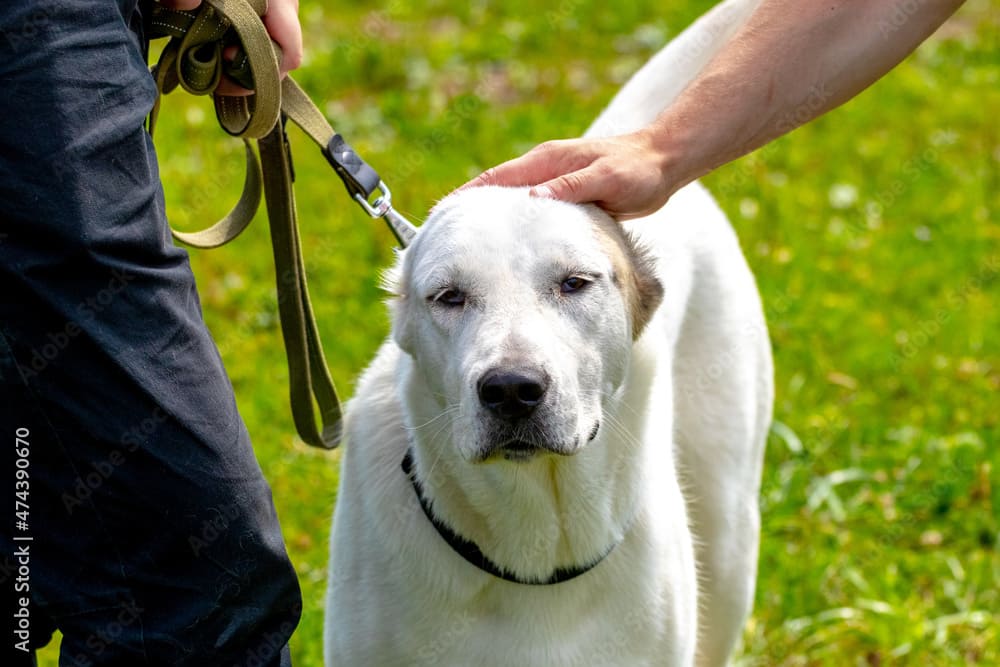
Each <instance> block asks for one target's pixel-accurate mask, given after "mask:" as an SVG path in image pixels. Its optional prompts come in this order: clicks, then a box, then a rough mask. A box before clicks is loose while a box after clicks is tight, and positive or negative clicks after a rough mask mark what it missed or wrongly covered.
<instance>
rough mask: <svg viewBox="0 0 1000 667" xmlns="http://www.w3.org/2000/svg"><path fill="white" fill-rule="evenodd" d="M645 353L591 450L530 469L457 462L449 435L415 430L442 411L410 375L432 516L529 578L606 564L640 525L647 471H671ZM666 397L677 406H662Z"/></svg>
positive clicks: (418, 471) (611, 401)
mask: <svg viewBox="0 0 1000 667" xmlns="http://www.w3.org/2000/svg"><path fill="white" fill-rule="evenodd" d="M640 348H641V346H637V349H636V350H634V351H633V358H632V361H631V363H630V367H629V379H628V380H627V381H626V382H625V383H624V385H623V386H624V387H625V389H624V390H621V391H619V392H617V393H616V394H615V395H614V396H611V397H608V398H607V399H606V400H605V405H604V414H603V415H602V425H601V428H600V431H599V432H598V435H597V437H596V438H595V439H594V440H593V441H592V442H590V443H588V444H587V445H586V446H585V447H584V448H583V449H582V450H581V451H579V452H577V453H576V454H574V455H572V456H558V455H554V454H552V455H544V456H538V457H536V458H535V459H533V460H531V461H528V462H523V463H514V462H508V461H499V462H492V463H466V462H464V461H459V459H458V457H457V456H456V452H457V451H458V450H457V448H456V447H455V443H453V442H452V441H451V438H450V429H440V430H439V431H438V432H437V433H435V432H434V431H433V430H431V429H423V428H413V426H414V424H424V423H428V422H430V421H432V420H434V419H435V418H436V417H438V416H440V414H441V409H440V406H438V405H437V404H436V403H435V402H434V400H433V399H432V398H429V396H430V392H428V391H426V390H425V389H424V388H423V387H421V386H418V385H419V382H420V381H419V379H418V377H417V376H418V375H419V373H413V372H409V373H407V375H408V381H407V383H405V384H406V385H408V390H404V394H405V395H404V396H403V397H402V400H404V401H406V402H407V403H408V404H409V405H408V406H407V408H408V409H407V410H406V411H404V412H406V413H407V414H410V415H412V416H413V420H414V424H408V426H409V427H410V429H411V430H410V432H411V433H412V434H413V436H412V441H411V447H412V450H413V468H414V474H415V476H416V478H417V479H418V480H419V482H420V484H421V485H422V487H423V489H424V492H425V495H426V498H427V500H429V501H430V504H431V506H432V508H433V512H434V514H435V515H436V516H437V517H438V518H439V519H440V520H441V521H442V522H444V523H445V524H446V525H447V526H448V527H450V528H451V529H452V530H454V531H455V532H456V533H458V534H459V535H461V536H462V537H464V538H465V539H467V540H470V541H472V542H474V543H475V544H476V545H477V546H478V547H479V549H480V550H481V551H482V552H483V554H484V555H485V556H486V557H488V558H489V559H490V560H491V561H493V562H494V563H496V564H497V565H499V566H500V567H501V568H503V569H504V570H506V571H509V572H512V573H514V574H516V575H517V576H518V577H520V578H523V579H534V580H544V579H547V578H548V577H550V576H551V575H552V573H553V572H554V571H555V570H557V569H559V568H573V567H580V566H584V565H586V564H588V563H593V562H595V561H597V560H599V559H600V558H601V557H602V556H603V555H605V554H606V553H607V552H608V550H609V549H610V548H613V547H614V546H615V545H617V544H618V543H620V542H621V541H622V540H623V539H624V538H625V535H626V533H627V532H628V531H629V529H630V528H631V527H632V524H633V522H634V521H635V520H636V508H637V507H638V506H639V499H640V498H641V497H642V496H643V494H644V493H645V486H646V484H645V478H644V475H643V470H644V469H648V468H646V466H650V465H656V466H663V465H672V460H671V457H670V433H669V432H667V433H663V434H659V433H657V434H647V433H645V430H646V424H645V420H646V417H645V415H647V413H648V411H647V405H648V404H649V402H650V400H651V399H653V397H651V396H650V388H651V384H652V381H651V378H652V374H653V373H654V372H655V371H654V370H653V368H652V366H653V363H652V361H651V360H650V359H645V360H639V359H637V357H639V356H645V355H643V354H642V351H641V349H640ZM409 363H412V362H409ZM411 370H412V369H411ZM664 398H666V399H667V400H668V401H669V399H670V397H662V396H658V397H655V400H656V401H658V402H661V401H662V400H663V399H664ZM667 404H669V402H668V403H667ZM661 423H662V422H661ZM653 438H655V440H656V441H657V442H656V443H655V445H656V446H655V447H651V446H650V443H651V440H652V439H653ZM653 450H659V451H653ZM664 452H666V455H665V456H664V455H663V453H664Z"/></svg>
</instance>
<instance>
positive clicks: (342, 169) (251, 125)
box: [145, 0, 416, 449]
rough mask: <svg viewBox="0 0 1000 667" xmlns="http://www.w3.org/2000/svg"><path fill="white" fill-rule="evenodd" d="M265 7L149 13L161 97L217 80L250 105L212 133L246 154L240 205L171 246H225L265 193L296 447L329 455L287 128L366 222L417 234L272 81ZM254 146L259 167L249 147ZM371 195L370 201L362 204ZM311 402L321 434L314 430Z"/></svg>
mask: <svg viewBox="0 0 1000 667" xmlns="http://www.w3.org/2000/svg"><path fill="white" fill-rule="evenodd" d="M266 8H267V2H266V0H204V2H203V3H202V5H201V6H200V7H199V8H198V9H197V10H196V11H182V10H174V9H169V8H167V7H164V6H162V5H159V4H156V3H149V4H148V11H147V16H146V23H145V28H146V31H147V36H148V37H150V38H153V39H155V38H158V37H169V38H170V41H169V42H168V43H167V45H166V46H165V47H164V49H163V51H162V52H161V55H160V59H159V61H158V62H157V63H156V65H154V66H153V68H152V72H153V75H154V78H155V79H156V85H157V88H158V90H159V92H160V95H164V94H167V93H169V92H171V91H173V90H175V89H176V88H177V87H181V88H183V89H184V90H186V91H188V92H190V93H192V94H195V95H208V94H212V93H213V92H214V91H215V89H216V86H218V84H219V82H220V81H221V80H222V77H223V75H225V76H227V77H229V78H230V79H233V80H234V81H236V82H237V83H239V84H240V85H241V86H243V87H244V88H247V89H249V90H253V91H254V94H253V95H249V96H224V95H215V96H214V99H215V111H216V117H217V118H218V120H219V124H220V125H221V126H222V128H223V129H224V130H225V131H226V132H228V133H229V134H231V135H233V136H235V137H239V138H241V139H243V141H244V144H245V148H246V151H245V155H246V165H247V170H246V178H245V181H244V187H243V193H242V194H241V195H240V199H239V201H238V202H237V203H236V205H235V206H234V207H233V209H232V210H231V211H230V212H229V213H227V214H226V216H225V217H223V218H222V219H221V220H219V221H218V222H217V223H215V224H214V225H212V226H211V227H209V228H207V229H204V230H202V231H199V232H178V231H174V230H171V231H173V235H174V237H175V238H177V239H178V240H180V241H182V242H184V243H186V244H188V245H191V246H193V247H196V248H215V247H218V246H221V245H224V244H226V243H228V242H230V241H232V240H233V239H234V238H236V237H237V236H239V234H240V233H241V232H242V231H243V230H244V229H246V227H247V225H248V224H249V223H250V220H251V219H252V218H253V216H254V214H255V213H256V212H257V209H258V207H259V205H260V198H261V194H263V196H264V199H265V201H266V205H267V216H268V221H269V223H270V229H271V242H272V246H273V250H274V265H275V278H276V283H277V292H278V314H279V316H280V320H281V332H282V336H283V338H284V341H285V353H286V356H287V358H288V374H289V378H288V380H289V392H290V398H291V407H292V418H293V420H294V422H295V428H296V430H297V431H298V434H299V436H300V437H301V438H302V440H303V441H305V442H306V443H308V444H310V445H313V446H315V447H321V448H324V449H332V448H333V447H336V446H337V444H338V442H339V441H340V437H341V418H342V413H341V407H340V401H339V399H338V398H337V391H336V388H335V387H334V384H333V379H332V378H331V376H330V371H329V368H328V367H327V363H326V358H325V357H324V355H323V347H322V344H321V342H320V338H319V329H318V327H317V325H316V318H315V316H314V315H313V309H312V304H311V302H310V300H309V290H308V285H307V283H306V273H305V265H304V263H303V261H302V247H301V243H300V239H299V234H298V224H297V221H296V211H295V195H294V192H293V190H292V182H293V171H292V164H291V153H290V150H289V145H288V139H287V137H286V135H285V122H286V120H290V121H292V122H293V123H295V124H296V125H298V126H299V127H300V128H302V130H303V131H304V132H305V133H306V135H307V136H309V138H310V139H312V140H313V141H314V142H316V144H318V145H319V147H320V149H321V150H322V152H323V155H325V156H326V158H327V160H328V161H329V162H330V165H331V166H332V167H333V168H334V170H335V171H336V173H337V175H338V176H339V177H340V178H341V180H342V181H343V182H344V185H345V186H346V187H347V191H348V193H349V194H350V195H351V196H352V197H353V198H354V199H355V201H357V203H358V204H359V205H360V206H361V207H362V208H363V209H364V210H365V212H366V213H368V215H370V216H371V217H373V218H382V219H383V220H385V221H386V223H387V224H388V225H389V229H390V230H391V231H392V233H393V234H394V235H395V237H396V240H397V241H398V242H399V244H400V245H401V246H403V247H406V245H408V244H409V242H410V241H411V240H412V239H413V236H414V235H415V234H416V228H415V227H414V226H413V225H412V224H410V223H409V222H408V221H407V220H406V219H405V218H403V217H402V216H401V215H399V213H397V212H396V211H395V209H393V208H392V195H391V192H390V191H389V188H388V187H387V186H386V185H385V183H384V182H382V180H381V179H380V178H379V175H378V173H377V172H376V171H375V170H374V169H372V168H371V167H370V166H369V165H368V164H367V163H366V162H365V161H364V160H363V159H361V157H360V156H359V155H358V154H357V153H356V152H354V150H353V149H352V148H351V147H350V145H348V144H347V142H346V141H344V139H343V138H342V137H341V136H340V135H339V134H337V133H336V132H335V131H334V130H333V128H332V127H331V126H330V123H329V122H327V120H326V118H325V117H324V116H323V114H322V112H320V110H319V109H317V108H316V105H315V104H313V102H312V101H311V100H310V99H309V96H308V95H306V93H305V92H304V91H303V90H302V88H300V87H299V85H298V84H297V83H295V81H294V80H292V78H291V77H290V76H286V77H285V78H284V79H283V80H282V79H281V78H280V74H279V69H278V61H279V59H280V57H281V54H280V49H279V48H278V47H277V45H276V44H274V43H273V42H272V41H271V39H270V37H269V35H268V34H267V30H266V29H265V28H264V24H263V22H262V21H261V19H260V16H261V15H262V14H263V13H264V12H265V11H266ZM227 47H236V57H235V58H233V59H232V60H228V59H226V58H224V57H223V51H224V50H225V49H226V48H227ZM158 112H159V98H157V103H156V105H155V106H154V108H153V111H152V113H151V114H150V117H149V123H148V127H149V131H150V134H152V133H153V130H154V129H155V126H156V120H157V116H158ZM254 140H256V142H257V148H258V151H259V153H260V157H259V159H258V156H257V153H256V152H255V151H254V149H253V146H252V143H251V142H252V141H254ZM376 191H378V196H377V197H376V198H375V200H374V202H370V199H371V197H372V195H373V194H374V193H375V192H376ZM314 401H315V405H316V406H318V408H319V418H320V423H321V424H322V429H320V428H318V427H317V422H316V414H315V411H314V403H313V402H314Z"/></svg>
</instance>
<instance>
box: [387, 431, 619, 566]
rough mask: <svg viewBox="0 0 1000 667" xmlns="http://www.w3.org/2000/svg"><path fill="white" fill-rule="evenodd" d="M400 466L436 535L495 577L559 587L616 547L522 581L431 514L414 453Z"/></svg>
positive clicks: (598, 561)
mask: <svg viewBox="0 0 1000 667" xmlns="http://www.w3.org/2000/svg"><path fill="white" fill-rule="evenodd" d="M400 467H402V468H403V472H404V473H406V476H407V477H408V478H409V479H410V483H411V484H413V490H414V491H415V492H416V494H417V500H419V501H420V507H421V509H423V510H424V514H425V515H426V516H427V518H428V520H430V522H431V524H433V526H434V528H435V529H437V532H438V535H440V536H441V537H442V538H444V541H445V542H447V543H448V546H449V547H451V548H452V550H454V552H455V553H457V554H458V555H459V556H461V557H462V558H464V559H465V560H467V561H469V562H470V563H472V564H473V565H475V566H476V567H478V568H479V569H480V570H483V571H484V572H489V573H490V574H492V575H493V576H494V577H498V578H500V579H503V580H504V581H510V582H513V583H515V584H527V585H536V586H538V585H548V584H560V583H562V582H564V581H569V580H570V579H575V578H576V577H579V576H580V575H581V574H584V573H586V572H589V571H590V570H592V569H594V568H595V567H597V566H598V565H599V564H600V562H601V561H603V560H604V559H605V558H607V556H608V554H610V553H611V552H612V550H614V548H615V546H616V545H615V544H612V545H611V546H610V547H608V550H607V551H605V552H604V553H603V554H601V555H600V556H599V557H598V558H597V560H595V561H593V562H592V563H588V564H587V565H580V566H577V567H559V568H556V569H555V570H554V571H553V572H552V574H551V575H549V576H548V578H546V579H540V580H539V579H522V578H521V577H519V576H517V575H516V574H514V573H513V572H510V571H508V570H505V569H504V568H502V567H500V566H499V565H497V564H496V563H494V562H493V561H491V560H490V559H489V558H487V557H486V555H485V554H484V553H483V551H482V549H480V548H479V546H478V545H477V544H476V543H475V542H473V541H471V540H467V539H466V538H464V537H462V536H461V535H459V534H458V533H456V532H455V531H453V530H452V529H451V528H449V527H448V525H447V524H445V523H444V522H443V521H441V520H440V519H438V518H437V517H436V516H435V515H434V511H433V510H432V509H431V504H430V502H429V501H428V500H427V498H426V496H424V488H423V485H421V484H420V481H419V480H418V479H417V475H416V473H415V472H414V470H413V453H412V452H411V451H410V450H409V449H407V450H406V456H404V457H403V462H402V464H401V466H400Z"/></svg>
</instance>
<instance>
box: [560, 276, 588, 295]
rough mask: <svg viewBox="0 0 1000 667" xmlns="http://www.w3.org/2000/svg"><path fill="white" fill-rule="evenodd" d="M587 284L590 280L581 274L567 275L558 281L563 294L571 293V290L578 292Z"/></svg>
mask: <svg viewBox="0 0 1000 667" xmlns="http://www.w3.org/2000/svg"><path fill="white" fill-rule="evenodd" d="M589 284H590V281H589V280H587V279H586V278H583V277H582V276H569V277H568V278H565V279H564V280H563V281H562V283H560V285H559V291H560V292H562V293H563V294H572V293H573V292H579V291H580V290H582V289H583V288H584V287H586V286H587V285H589Z"/></svg>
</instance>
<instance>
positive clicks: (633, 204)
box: [463, 0, 964, 220]
mask: <svg viewBox="0 0 1000 667" xmlns="http://www.w3.org/2000/svg"><path fill="white" fill-rule="evenodd" d="M963 2H964V0H927V1H926V2H921V3H917V4H915V5H913V6H912V7H911V6H910V5H909V4H904V3H895V2H884V1H882V0H854V1H853V2H846V1H844V0H761V2H760V3H759V5H758V6H757V8H756V9H755V10H754V12H753V13H752V14H751V15H750V16H749V18H748V19H747V20H746V23H745V24H744V25H743V26H742V27H741V28H740V29H739V31H738V32H737V33H736V34H735V35H734V36H733V38H732V39H730V41H729V42H728V43H727V44H726V45H725V46H724V47H723V48H722V50H721V51H720V52H719V53H718V54H717V55H716V57H715V58H714V59H713V60H711V61H710V62H709V63H708V64H707V65H706V66H705V67H704V69H703V70H702V71H701V72H700V73H699V74H698V75H697V76H696V77H695V79H694V80H693V81H692V82H691V83H690V85H689V86H688V87H687V88H685V89H684V91H683V92H682V93H681V94H680V95H679V96H678V97H677V99H676V100H675V101H674V103H673V104H672V105H670V106H669V107H667V109H665V110H664V111H663V112H662V113H661V114H660V116H658V117H657V118H656V120H654V121H653V122H652V123H650V124H649V125H648V126H647V127H645V128H643V129H641V130H639V131H636V132H631V133H627V134H621V135H619V136H616V137H610V138H604V139H573V140H564V141H549V142H546V143H543V144H541V145H539V146H537V147H536V148H534V149H532V150H531V151H529V152H528V153H527V154H525V155H523V156H521V157H519V158H516V159H514V160H510V161H509V162H505V163H503V164H501V165H499V166H497V167H494V168H493V169H489V170H487V171H486V172H484V173H483V174H481V175H480V176H478V177H477V178H475V179H473V180H472V181H470V182H469V183H467V184H466V185H464V186H463V188H464V187H471V186H478V185H506V186H525V185H530V186H534V187H532V189H531V194H532V195H533V196H536V197H551V198H555V199H562V200H565V201H569V202H579V203H583V202H593V203H595V204H597V205H598V206H600V207H601V208H603V209H604V210H606V211H607V212H608V213H609V214H611V215H612V216H614V217H616V218H618V219H619V220H624V219H628V218H636V217H641V216H644V215H648V214H649V213H652V212H653V211H655V210H657V209H658V208H660V207H661V206H662V205H663V204H664V203H666V201H667V199H669V198H670V196H671V195H673V194H674V193H675V192H676V191H677V190H679V189H680V188H681V187H682V186H684V185H686V184H688V183H690V182H691V181H693V180H695V179H696V178H698V177H700V176H703V175H704V174H706V173H708V172H709V171H711V170H712V169H715V168H716V167H719V166H721V165H723V164H725V163H727V162H729V161H731V160H734V159H736V158H738V157H741V156H743V155H745V154H747V153H749V152H750V151H752V150H754V149H757V148H759V147H761V146H763V145H764V144H766V143H768V142H769V141H772V140H773V139H776V138H778V137H780V136H782V135H783V134H786V133H787V132H790V131H791V130H793V129H795V128H796V127H798V126H800V125H803V124H805V123H807V122H809V121H811V120H813V119H814V118H816V117H818V116H820V115H822V114H824V113H826V112H827V111H829V110H831V109H833V108H835V107H837V106H839V105H841V104H843V103H844V102H846V101H847V100H849V99H851V98H852V97H854V96H855V95H857V94H858V93H860V92H861V91H862V90H864V89H865V88H867V87H868V86H869V85H871V84H872V83H874V82H875V81H876V80H878V79H879V78H880V77H882V76H883V75H884V74H886V73H887V72H888V71H889V70H891V69H892V68H893V67H895V66H896V65H897V64H898V63H899V62H900V61H901V60H902V59H903V58H905V57H906V56H907V54H909V53H910V52H911V51H913V50H914V49H915V48H916V47H917V46H919V45H920V43H921V42H923V41H924V40H925V39H926V38H927V37H928V36H929V35H930V34H931V33H932V32H934V30H936V29H937V28H938V27H939V26H940V25H941V24H942V23H944V21H945V20H946V19H947V18H948V17H949V16H951V14H953V13H954V12H955V11H956V10H957V9H958V8H959V6H961V5H962V3H963Z"/></svg>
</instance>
